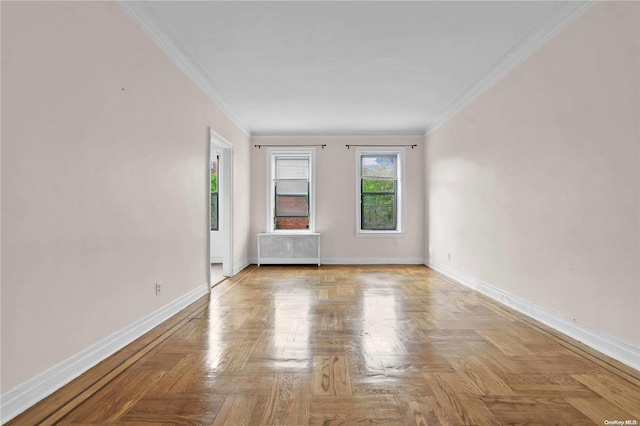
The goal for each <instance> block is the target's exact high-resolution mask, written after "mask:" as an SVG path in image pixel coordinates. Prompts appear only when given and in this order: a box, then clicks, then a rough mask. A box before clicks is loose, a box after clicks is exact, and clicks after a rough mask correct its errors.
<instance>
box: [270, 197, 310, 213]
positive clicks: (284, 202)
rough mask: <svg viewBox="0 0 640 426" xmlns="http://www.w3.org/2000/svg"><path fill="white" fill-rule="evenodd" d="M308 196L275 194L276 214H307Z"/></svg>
mask: <svg viewBox="0 0 640 426" xmlns="http://www.w3.org/2000/svg"><path fill="white" fill-rule="evenodd" d="M308 215H309V197H307V196H302V197H300V196H287V195H276V216H308Z"/></svg>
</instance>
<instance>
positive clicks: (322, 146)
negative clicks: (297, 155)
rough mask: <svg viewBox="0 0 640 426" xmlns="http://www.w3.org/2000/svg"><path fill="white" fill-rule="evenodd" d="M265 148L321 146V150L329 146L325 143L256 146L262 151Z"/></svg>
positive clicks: (255, 146)
mask: <svg viewBox="0 0 640 426" xmlns="http://www.w3.org/2000/svg"><path fill="white" fill-rule="evenodd" d="M263 146H266V147H281V148H284V147H300V146H319V147H320V148H322V149H324V147H325V146H327V144H326V143H323V144H322V145H254V148H258V149H260V148H262V147H263Z"/></svg>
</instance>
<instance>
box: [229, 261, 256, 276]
mask: <svg viewBox="0 0 640 426" xmlns="http://www.w3.org/2000/svg"><path fill="white" fill-rule="evenodd" d="M251 263H252V262H251V260H250V259H248V258H247V259H244V260H243V261H242V262H239V263H236V264H235V265H233V275H235V274H237V273H238V272H240V271H242V270H243V269H244V268H246V267H247V266H249V265H251Z"/></svg>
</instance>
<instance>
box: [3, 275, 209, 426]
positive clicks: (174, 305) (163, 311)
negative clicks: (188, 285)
mask: <svg viewBox="0 0 640 426" xmlns="http://www.w3.org/2000/svg"><path fill="white" fill-rule="evenodd" d="M208 292H209V284H208V283H205V284H202V285H200V286H198V287H197V288H195V289H193V290H192V291H190V292H189V293H187V294H185V295H184V296H181V297H179V298H178V299H176V300H174V301H173V302H171V303H169V304H168V305H165V306H163V307H162V308H160V309H158V310H157V311H154V312H152V313H150V314H149V315H147V316H145V317H143V318H141V319H139V320H138V321H136V322H134V323H132V324H130V325H128V326H127V327H125V328H123V329H122V330H120V331H118V332H116V333H114V334H112V335H111V336H109V337H107V338H106V339H103V340H101V341H99V342H97V343H95V344H93V345H91V346H89V347H88V348H86V349H84V350H82V351H80V352H78V353H77V354H75V355H73V356H71V357H70V358H67V359H66V360H64V361H62V362H60V363H59V364H57V365H54V366H53V367H51V368H49V369H48V370H46V371H44V372H42V373H40V374H38V375H37V376H34V377H32V378H31V379H29V380H27V381H26V382H23V383H21V384H19V385H17V386H15V387H14V388H12V389H9V390H8V391H6V392H4V393H3V394H2V395H0V413H2V414H1V419H0V421H1V422H2V424H4V423H6V422H8V421H9V420H11V419H12V418H14V417H16V416H17V415H18V414H20V413H22V412H23V411H25V410H26V409H28V408H29V407H31V406H33V405H34V404H36V403H37V402H39V401H41V400H42V399H44V398H45V397H47V396H49V395H51V394H52V393H53V392H55V391H56V390H58V389H59V388H61V387H62V386H64V385H66V384H67V383H69V382H70V381H72V380H73V379H75V378H76V377H78V376H80V375H81V374H82V373H84V372H85V371H87V370H89V369H90V368H91V367H93V366H94V365H96V364H98V363H99V362H100V361H102V360H104V359H105V358H107V357H109V356H110V355H112V354H114V353H115V352H117V351H119V350H120V349H122V348H123V347H125V346H126V345H128V344H129V343H131V342H133V341H134V340H136V339H137V338H139V337H140V336H142V335H144V334H145V333H147V332H148V331H150V330H151V329H153V328H154V327H156V326H158V325H160V324H161V323H163V322H164V321H166V320H167V319H169V318H171V317H172V316H173V315H175V314H177V313H178V312H180V311H181V310H182V309H184V308H186V307H187V306H188V305H190V304H191V303H193V302H195V301H196V300H198V299H199V298H200V297H202V296H204V295H205V294H207V293H208Z"/></svg>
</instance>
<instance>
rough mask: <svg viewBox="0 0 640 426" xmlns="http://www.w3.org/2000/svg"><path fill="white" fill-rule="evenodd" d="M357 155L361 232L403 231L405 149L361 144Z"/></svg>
mask: <svg viewBox="0 0 640 426" xmlns="http://www.w3.org/2000/svg"><path fill="white" fill-rule="evenodd" d="M357 159H358V168H357V170H358V182H357V185H358V214H357V216H358V217H357V226H358V228H357V234H358V235H360V236H365V235H367V234H369V235H372V234H379V235H381V234H387V235H388V234H394V233H395V234H398V233H401V232H402V231H403V229H402V213H403V208H402V206H403V204H402V202H403V197H402V194H403V182H402V176H403V165H404V150H402V149H384V148H380V149H375V148H367V149H363V148H360V149H359V150H358V151H357Z"/></svg>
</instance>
